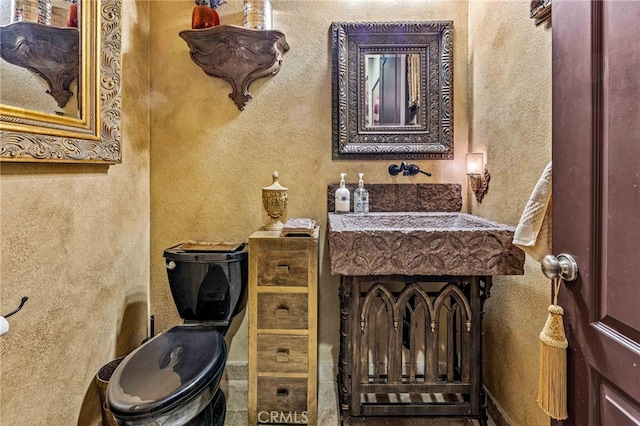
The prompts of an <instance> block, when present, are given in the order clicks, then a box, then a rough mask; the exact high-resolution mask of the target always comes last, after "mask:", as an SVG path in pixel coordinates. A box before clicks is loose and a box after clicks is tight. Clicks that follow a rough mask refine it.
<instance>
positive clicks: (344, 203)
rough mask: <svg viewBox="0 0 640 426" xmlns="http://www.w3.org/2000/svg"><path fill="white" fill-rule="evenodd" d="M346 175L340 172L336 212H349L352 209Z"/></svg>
mask: <svg viewBox="0 0 640 426" xmlns="http://www.w3.org/2000/svg"><path fill="white" fill-rule="evenodd" d="M346 176H347V174H346V173H340V188H338V189H336V201H335V204H336V207H335V211H336V213H349V210H350V201H351V194H350V193H349V190H348V189H347V188H346V187H345V184H344V178H345V177H346Z"/></svg>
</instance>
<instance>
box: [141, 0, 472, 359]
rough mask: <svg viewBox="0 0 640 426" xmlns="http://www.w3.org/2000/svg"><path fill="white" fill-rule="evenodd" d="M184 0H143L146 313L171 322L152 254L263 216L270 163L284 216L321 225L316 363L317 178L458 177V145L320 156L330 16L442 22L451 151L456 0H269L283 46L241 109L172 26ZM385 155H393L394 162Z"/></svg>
mask: <svg viewBox="0 0 640 426" xmlns="http://www.w3.org/2000/svg"><path fill="white" fill-rule="evenodd" d="M192 7H193V4H192V3H191V2H183V1H180V2H177V1H158V2H152V3H151V18H152V21H153V22H161V23H162V25H159V26H156V27H154V28H152V31H151V36H152V37H151V50H152V52H153V55H152V58H151V75H152V79H151V88H152V93H153V95H152V102H153V104H152V106H151V146H152V150H151V197H152V203H151V205H152V211H151V311H152V313H153V314H155V315H156V318H157V320H158V323H157V324H158V328H159V329H160V330H162V329H165V328H167V327H170V326H172V325H174V324H177V323H179V321H180V319H179V317H178V316H177V314H176V312H175V307H174V306H173V301H172V299H171V294H170V291H169V289H168V285H167V279H166V272H165V269H164V266H163V258H162V252H163V250H164V249H165V248H167V247H170V246H172V245H174V244H177V243H180V242H183V241H186V240H188V239H200V240H243V239H246V238H248V237H249V235H251V233H252V232H253V231H255V230H257V229H258V228H260V226H261V225H262V224H263V223H265V222H264V220H265V214H264V213H263V209H262V206H261V188H262V187H263V186H266V185H269V184H270V183H271V174H272V173H273V171H274V170H277V171H278V172H279V173H280V176H281V179H280V182H281V184H282V185H283V186H286V187H288V188H289V209H288V216H289V217H300V216H302V217H311V218H314V219H316V220H317V221H318V222H319V223H320V224H321V225H322V232H323V233H322V238H321V241H322V247H321V250H322V254H321V256H322V259H321V265H322V266H321V270H320V285H319V288H320V295H319V303H320V319H319V320H320V324H319V330H320V336H319V341H320V353H319V357H320V362H329V363H330V362H336V361H337V353H338V334H339V332H338V330H339V321H338V319H339V313H338V291H337V287H338V279H337V277H333V276H331V275H330V273H329V271H328V259H326V250H325V249H326V247H325V244H326V243H325V239H324V231H325V228H326V226H325V225H326V216H327V211H326V187H327V184H329V183H332V182H333V183H335V182H337V181H338V180H339V177H340V176H339V174H340V172H346V173H347V180H348V181H349V182H357V173H358V172H363V173H364V174H365V182H376V183H389V182H397V183H409V182H447V183H461V184H465V175H464V170H463V161H464V155H460V156H458V157H457V158H456V159H455V160H451V161H418V162H416V163H417V164H419V166H420V167H421V168H422V169H424V170H428V171H430V172H432V173H433V177H431V178H428V177H426V176H424V175H420V176H415V177H411V178H409V177H402V176H400V177H397V178H392V177H391V176H389V174H388V172H387V168H388V166H389V165H390V164H391V163H393V162H394V161H366V162H363V161H332V160H331V76H330V70H331V58H330V51H329V49H330V47H329V27H330V24H331V22H332V21H354V22H357V21H376V20H379V21H389V20H398V21H400V20H444V19H447V20H453V21H454V43H455V46H454V49H455V59H454V61H455V70H454V78H455V84H454V86H455V87H454V96H455V103H454V114H455V116H454V117H455V118H454V119H455V129H454V138H455V141H454V143H455V145H454V147H455V150H456V152H457V153H464V152H466V149H467V141H468V135H467V134H468V114H467V65H466V64H467V9H468V4H467V2H466V1H446V0H445V1H428V2H415V1H386V2H381V1H358V2H350V1H337V0H331V1H310V0H309V1H293V0H292V1H274V2H273V9H274V27H275V28H276V29H279V30H281V31H283V32H284V34H285V35H286V38H287V42H288V43H289V45H290V46H291V50H290V51H289V52H288V53H286V54H285V55H284V61H283V64H282V68H281V70H280V73H279V74H277V75H275V76H273V77H269V78H265V79H261V80H257V81H256V82H254V83H253V85H252V86H251V87H250V92H251V93H252V94H253V97H254V99H252V100H251V101H250V102H249V103H248V105H247V106H246V108H245V110H244V111H242V112H240V111H238V109H237V108H236V106H235V105H234V104H233V103H232V102H231V100H230V99H229V98H228V97H227V94H228V93H229V91H230V87H229V85H228V84H227V83H226V82H224V81H223V80H221V79H216V78H212V77H208V76H207V75H205V73H204V72H203V71H202V70H201V69H200V68H199V67H198V66H196V65H195V64H194V63H193V62H192V61H191V59H190V57H189V50H188V47H187V45H186V43H185V42H184V41H183V40H182V39H181V38H179V37H178V36H177V34H178V32H179V31H181V30H183V29H186V28H188V27H189V26H190V19H191V10H192ZM219 12H220V15H221V21H222V23H223V24H237V25H242V1H240V0H230V1H228V3H227V4H225V5H224V6H222V7H221V8H220V9H219ZM395 162H396V163H397V162H398V161H395ZM230 360H231V361H245V362H246V360H247V335H246V318H245V323H244V325H243V326H242V327H241V328H240V330H239V331H238V333H237V334H236V335H235V337H234V339H233V341H232V345H231V351H230Z"/></svg>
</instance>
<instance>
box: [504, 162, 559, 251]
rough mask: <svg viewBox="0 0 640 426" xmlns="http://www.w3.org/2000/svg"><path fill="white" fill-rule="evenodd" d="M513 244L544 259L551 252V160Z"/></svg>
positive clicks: (517, 228)
mask: <svg viewBox="0 0 640 426" xmlns="http://www.w3.org/2000/svg"><path fill="white" fill-rule="evenodd" d="M513 244H515V245H517V246H518V247H520V248H521V249H522V250H524V252H525V253H527V254H528V255H529V256H531V257H532V258H534V259H535V260H537V261H538V262H541V261H542V258H543V257H545V256H546V255H548V254H550V253H551V161H549V164H547V167H545V169H544V171H543V172H542V175H541V176H540V179H538V183H536V186H535V188H534V189H533V192H532V193H531V196H530V197H529V201H528V202H527V205H526V206H525V208H524V211H523V212H522V216H521V217H520V222H518V226H516V231H515V233H514V235H513Z"/></svg>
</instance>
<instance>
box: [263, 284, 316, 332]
mask: <svg viewBox="0 0 640 426" xmlns="http://www.w3.org/2000/svg"><path fill="white" fill-rule="evenodd" d="M307 298H308V295H307V293H260V294H259V295H258V321H257V325H258V328H259V329H274V328H275V329H282V328H284V329H296V330H304V329H307V328H308V327H307V325H308V322H309V321H308V306H307Z"/></svg>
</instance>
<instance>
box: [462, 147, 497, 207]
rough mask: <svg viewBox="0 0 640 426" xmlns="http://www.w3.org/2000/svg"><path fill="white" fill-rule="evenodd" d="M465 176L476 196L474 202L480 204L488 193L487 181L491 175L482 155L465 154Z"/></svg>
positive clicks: (477, 153)
mask: <svg viewBox="0 0 640 426" xmlns="http://www.w3.org/2000/svg"><path fill="white" fill-rule="evenodd" d="M467 175H469V180H470V181H471V189H472V190H473V193H474V194H476V200H478V202H479V203H481V202H482V199H483V198H484V194H486V193H487V192H488V191H489V181H490V180H491V175H490V174H489V171H488V170H487V165H486V164H485V162H484V154H483V153H481V152H473V153H469V154H467Z"/></svg>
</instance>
